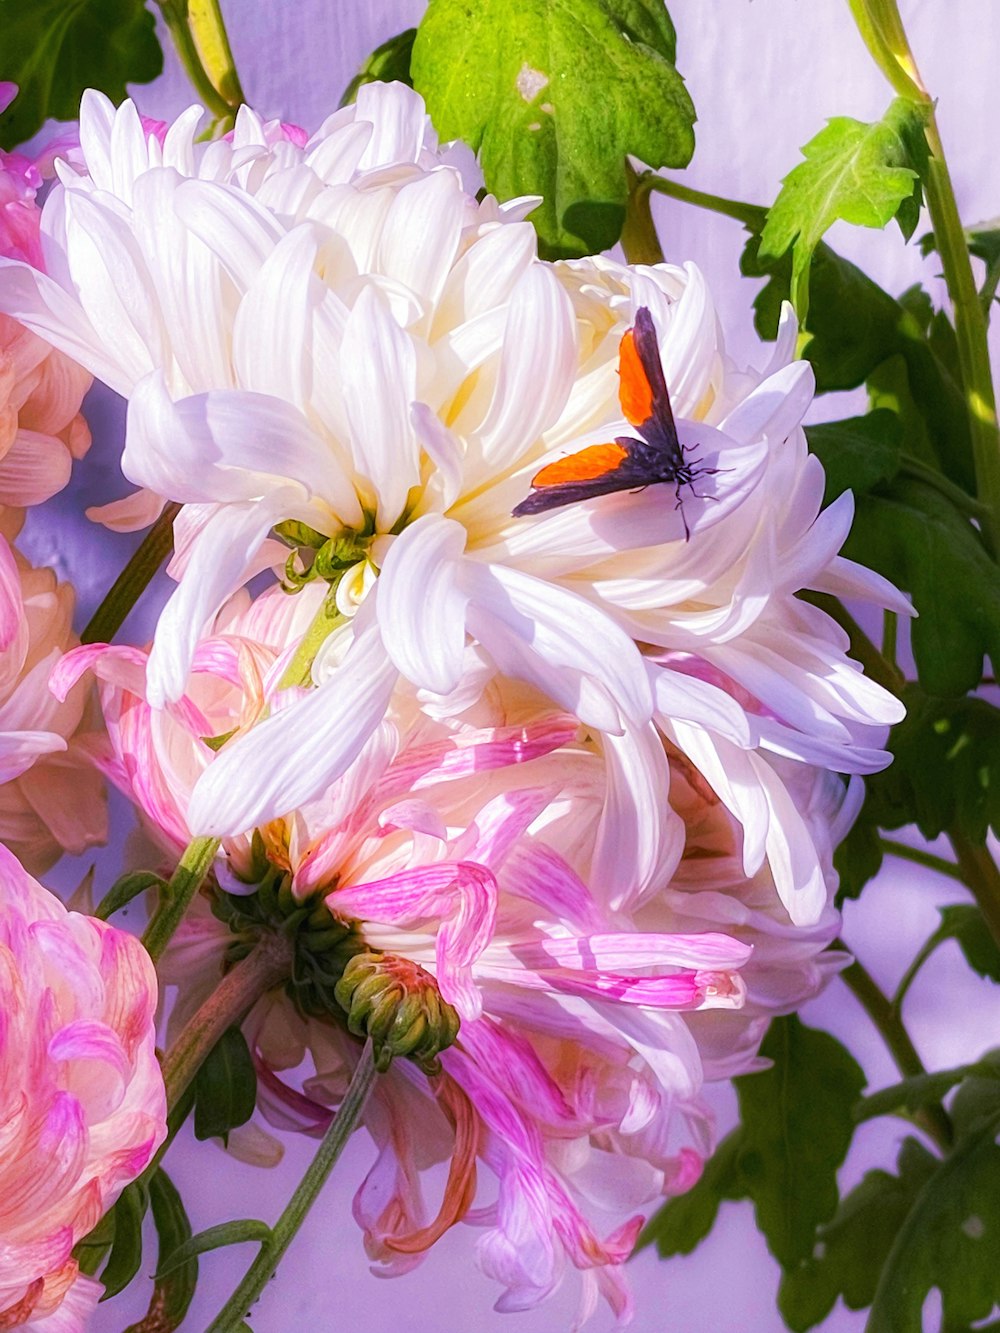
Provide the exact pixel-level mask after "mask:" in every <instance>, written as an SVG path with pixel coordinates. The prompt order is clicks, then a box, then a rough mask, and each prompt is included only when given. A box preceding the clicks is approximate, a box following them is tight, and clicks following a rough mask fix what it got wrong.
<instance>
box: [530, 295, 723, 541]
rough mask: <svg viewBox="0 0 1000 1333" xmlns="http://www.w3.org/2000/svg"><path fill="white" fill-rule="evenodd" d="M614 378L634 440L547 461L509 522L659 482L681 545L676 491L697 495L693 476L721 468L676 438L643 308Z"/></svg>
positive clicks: (653, 332) (680, 505)
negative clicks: (669, 490) (671, 502)
mask: <svg viewBox="0 0 1000 1333" xmlns="http://www.w3.org/2000/svg"><path fill="white" fill-rule="evenodd" d="M618 376H619V380H620V383H619V386H618V397H619V401H620V402H621V407H622V412H623V414H624V416H625V419H626V421H628V422H629V424H630V425H632V426H634V427H635V429H636V430H637V431H638V434H639V438H638V439H636V438H635V436H632V435H619V436H617V437H616V439H615V441H614V443H613V444H592V445H590V446H589V447H588V448H586V449H581V450H580V452H579V453H575V454H569V455H567V457H566V458H560V459H557V460H556V462H554V463H548V464H547V465H546V466H545V467H543V468H542V470H541V471H540V472H536V474H535V475H534V477H532V479H531V485H532V490H533V493H532V494H531V495H529V496H527V498H526V499H524V500H522V501H521V503H520V504H519V505H517V506H516V507H515V508H514V510H513V514H514V517H515V518H521V517H523V516H524V515H525V514H542V513H544V512H545V511H546V510H547V509H556V508H558V507H559V506H560V505H568V504H575V503H576V501H577V500H589V499H590V498H591V496H594V495H610V494H612V493H613V492H615V491H629V490H642V489H644V488H645V487H646V486H653V485H656V484H659V483H663V484H665V485H668V486H671V485H672V486H673V488H674V496H675V498H676V501H677V503H676V504H675V506H674V508H675V509H679V510H680V511H681V518H682V519H683V521H684V535H685V540H687V539H688V538H689V537H690V536H691V532H690V529H689V528H688V525H687V519H686V518H684V503H683V497H682V496H681V487H682V486H689V487H691V493H692V495H696V496H697V495H698V492H697V491H695V489H694V483H695V481H696V480H697V479H698V477H703V476H704V477H708V476H714V475H715V474H716V473H717V472H718V471H720V469H719V468H714V467H699V466H698V462H699V460H698V459H697V458H689V457H688V454H689V446H687V445H683V444H681V442H680V440H679V439H678V438H677V426H676V423H675V422H674V413H673V409H672V408H671V406H670V396H669V394H668V393H667V381H666V378H665V376H664V374H663V364H662V362H661V361H660V349H659V344H658V342H657V339H656V328H655V326H654V324H653V317H652V315H651V314H650V313H649V308H648V307H647V306H640V307H639V309H638V310H637V311H636V313H635V323H634V324H633V325H632V327H631V328H630V329H628V330H627V331H626V333H625V336H624V337H623V338H622V341H621V347H620V351H619V357H618ZM699 498H701V497H699Z"/></svg>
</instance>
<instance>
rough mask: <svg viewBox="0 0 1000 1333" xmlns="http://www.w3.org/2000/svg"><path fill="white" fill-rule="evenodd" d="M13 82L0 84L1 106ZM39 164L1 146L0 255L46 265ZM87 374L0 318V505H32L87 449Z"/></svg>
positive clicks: (60, 483) (52, 490)
mask: <svg viewBox="0 0 1000 1333" xmlns="http://www.w3.org/2000/svg"><path fill="white" fill-rule="evenodd" d="M12 88H13V85H12V84H0V109H3V107H4V106H5V105H6V104H7V102H9V101H10V90H11V89H12ZM42 174H43V173H42V171H41V170H40V169H39V164H38V163H36V162H34V161H32V160H31V159H30V158H27V157H24V156H23V155H22V154H20V153H5V152H2V151H0V255H2V256H4V257H5V258H8V259H20V260H23V261H24V262H25V263H27V264H31V266H32V267H33V268H36V269H44V267H45V265H44V261H43V257H42V246H41V241H40V237H39V219H40V218H41V210H40V209H39V208H38V206H37V204H36V203H35V194H36V191H37V190H38V188H39V187H40V185H41V183H42ZM90 385H91V376H90V375H88V373H87V372H86V371H85V370H84V369H82V367H80V366H78V365H77V364H76V362H75V361H71V360H70V359H69V357H68V356H65V355H64V354H63V353H62V352H57V351H56V350H55V348H54V347H50V346H49V344H48V343H47V342H44V341H43V340H42V339H41V338H39V337H38V336H37V335H36V334H34V333H30V332H29V331H28V330H27V329H26V328H24V326H23V325H21V324H18V323H17V322H16V321H15V320H13V319H10V318H8V317H7V316H6V315H0V504H4V505H22V506H23V505H34V504H40V503H41V501H42V500H47V499H48V498H49V496H51V495H55V494H56V492H57V491H61V490H62V488H63V487H64V486H65V485H66V483H67V481H69V474H70V468H71V466H72V462H73V459H74V458H82V457H83V455H84V454H85V453H86V452H87V449H88V448H89V447H90V431H89V429H88V428H87V423H86V422H85V421H84V419H83V417H82V416H81V414H80V404H81V403H82V401H83V396H84V394H85V393H86V392H87V390H88V389H89V388H90Z"/></svg>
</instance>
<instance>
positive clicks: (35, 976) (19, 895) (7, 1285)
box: [0, 847, 166, 1333]
mask: <svg viewBox="0 0 1000 1333" xmlns="http://www.w3.org/2000/svg"><path fill="white" fill-rule="evenodd" d="M155 1006H156V977H155V974H154V972H153V968H152V964H151V963H150V961H149V958H148V956H147V955H146V953H145V951H144V950H143V948H142V946H141V945H140V944H139V942H138V940H136V939H135V938H134V937H133V936H131V935H127V934H125V933H124V932H122V931H120V930H116V929H115V928H114V927H113V926H110V925H107V924H106V923H104V922H102V921H97V920H95V919H93V918H91V917H87V916H81V915H79V914H78V913H76V912H68V911H67V910H66V908H65V907H64V906H63V905H62V903H61V902H59V900H58V899H57V898H55V897H54V896H53V895H52V894H50V893H48V892H47V891H46V890H45V889H43V888H42V886H41V885H40V884H38V883H37V882H36V881H35V880H33V879H32V878H31V876H30V875H28V874H27V873H26V872H25V870H24V869H23V867H22V866H21V865H20V864H19V863H18V862H17V860H16V859H15V858H14V857H13V856H12V855H11V854H10V852H8V851H7V850H6V849H5V848H2V847H0V1050H2V1051H3V1059H2V1061H0V1328H5V1329H7V1328H11V1329H13V1328H23V1329H26V1330H31V1333H78V1330H82V1329H83V1328H84V1326H85V1324H86V1320H87V1317H88V1315H89V1314H90V1312H91V1311H92V1309H93V1306H94V1304H95V1303H96V1300H97V1297H98V1295H99V1294H100V1285H99V1284H98V1283H96V1282H94V1281H92V1280H91V1279H89V1278H86V1277H83V1276H81V1275H80V1274H79V1273H78V1270H77V1264H76V1261H75V1260H74V1259H73V1257H72V1249H73V1246H74V1245H75V1244H76V1243H77V1241H79V1240H80V1239H81V1237H83V1236H85V1235H86V1234H87V1232H88V1231H90V1230H91V1228H92V1227H93V1226H94V1225H95V1224H96V1223H97V1222H98V1221H99V1219H100V1218H101V1216H102V1215H103V1214H104V1213H105V1212H106V1211H107V1209H108V1208H110V1207H111V1205H112V1204H113V1203H114V1202H115V1200H116V1199H117V1197H118V1195H119V1194H120V1193H121V1191H122V1189H123V1188H124V1187H125V1185H127V1184H128V1182H129V1181H131V1180H134V1179H135V1177H136V1176H138V1175H139V1173H140V1172H141V1171H142V1170H143V1168H144V1167H145V1166H146V1164H147V1162H148V1161H149V1160H150V1158H151V1157H152V1155H153V1153H154V1152H155V1150H156V1148H157V1146H158V1144H159V1143H160V1142H161V1141H162V1139H163V1136H164V1134H165V1132H166V1122H165V1115H166V1108H165V1098H164V1092H163V1082H162V1079H161V1077H160V1071H159V1065H158V1063H157V1060H156V1054H155V1050H154V1031H153V1014H154V1010H155Z"/></svg>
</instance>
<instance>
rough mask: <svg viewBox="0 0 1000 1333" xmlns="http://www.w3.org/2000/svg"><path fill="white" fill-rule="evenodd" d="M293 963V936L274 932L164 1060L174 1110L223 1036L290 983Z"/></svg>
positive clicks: (227, 977) (213, 995)
mask: <svg viewBox="0 0 1000 1333" xmlns="http://www.w3.org/2000/svg"><path fill="white" fill-rule="evenodd" d="M292 959H293V950H292V945H291V943H290V941H289V940H288V938H287V936H285V935H283V934H281V933H280V932H278V931H271V932H269V933H268V934H266V935H263V936H262V937H261V939H260V941H259V943H258V944H257V945H256V947H255V948H254V949H253V950H252V951H251V952H250V953H248V954H247V956H246V958H243V959H241V960H240V961H239V962H238V963H237V964H236V966H235V967H233V968H232V969H231V970H230V971H229V972H227V973H226V975H225V976H224V977H223V978H222V980H221V981H220V982H219V984H218V986H216V988H215V990H213V991H212V993H211V995H210V996H209V997H208V999H207V1000H206V1001H205V1003H204V1004H203V1005H202V1006H201V1008H200V1009H198V1010H197V1012H196V1013H195V1014H193V1015H192V1017H191V1018H189V1019H188V1021H187V1023H185V1025H184V1027H183V1028H182V1029H181V1031H180V1033H179V1034H178V1036H177V1039H176V1040H175V1041H174V1042H173V1044H172V1045H171V1047H170V1049H169V1050H168V1051H167V1053H166V1055H165V1056H164V1057H163V1064H162V1068H163V1082H164V1084H165V1086H166V1090H167V1107H168V1108H172V1107H174V1106H176V1105H177V1104H178V1102H179V1101H180V1100H181V1098H182V1097H183V1096H184V1093H185V1092H186V1091H187V1089H188V1087H189V1086H190V1084H191V1081H192V1079H193V1078H194V1076H195V1074H197V1072H198V1070H199V1069H200V1068H201V1066H202V1064H203V1063H204V1061H205V1058H206V1056H207V1055H208V1054H209V1052H210V1051H211V1050H212V1048H213V1047H214V1046H215V1045H216V1043H217V1042H218V1041H219V1039H220V1038H221V1037H222V1035H223V1033H224V1032H226V1030H227V1029H228V1028H231V1027H234V1026H236V1025H237V1024H238V1023H241V1022H242V1021H243V1019H244V1018H245V1017H246V1015H247V1014H248V1013H249V1012H250V1010H251V1009H252V1008H253V1006H254V1005H255V1004H256V1003H257V1001H258V1000H259V999H260V997H261V996H262V995H265V994H266V993H267V992H268V991H269V990H272V989H273V988H274V987H275V986H278V985H280V984H281V983H282V982H284V981H287V980H288V978H289V977H290V976H291V974H292Z"/></svg>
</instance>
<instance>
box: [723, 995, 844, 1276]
mask: <svg viewBox="0 0 1000 1333" xmlns="http://www.w3.org/2000/svg"><path fill="white" fill-rule="evenodd" d="M761 1054H762V1055H764V1056H766V1057H767V1058H768V1059H770V1060H773V1061H774V1065H773V1067H772V1068H771V1069H768V1070H767V1071H765V1072H764V1073H762V1074H746V1075H743V1076H741V1077H740V1078H737V1079H736V1080H735V1083H736V1092H737V1095H738V1097H739V1102H740V1122H741V1125H742V1143H741V1151H740V1156H739V1169H740V1173H741V1175H742V1177H743V1180H744V1184H745V1186H746V1190H747V1193H748V1194H749V1195H750V1197H751V1198H752V1199H753V1202H754V1209H755V1212H756V1215H757V1225H758V1227H759V1228H760V1230H761V1231H762V1232H763V1233H764V1236H765V1238H766V1240H767V1243H768V1248H769V1249H770V1251H771V1253H772V1254H773V1255H774V1256H775V1258H776V1259H777V1260H778V1262H779V1263H780V1264H781V1265H782V1267H785V1268H788V1267H794V1266H795V1265H797V1264H799V1263H801V1262H802V1261H803V1260H804V1259H807V1258H808V1257H809V1256H810V1255H811V1254H812V1250H813V1237H814V1235H815V1233H816V1228H817V1227H818V1226H819V1225H820V1223H822V1222H826V1221H827V1220H828V1219H829V1218H831V1217H832V1216H833V1213H834V1211H835V1209H836V1207H837V1199H838V1191H837V1168H838V1167H839V1166H840V1164H841V1162H843V1160H844V1157H845V1156H846V1154H847V1149H848V1146H849V1145H850V1142H851V1136H852V1135H853V1133H854V1117H853V1114H852V1111H853V1107H854V1104H855V1102H856V1101H857V1100H858V1097H859V1096H860V1094H861V1090H862V1088H863V1087H864V1085H865V1076H864V1074H863V1073H862V1071H861V1069H860V1067H859V1065H858V1063H857V1061H856V1060H855V1059H854V1057H853V1056H852V1055H851V1054H850V1052H849V1051H847V1050H845V1049H844V1047H843V1046H842V1045H841V1044H840V1042H839V1041H837V1040H836V1038H835V1037H831V1036H830V1034H829V1033H828V1032H821V1031H819V1030H818V1029H817V1028H810V1027H806V1025H805V1024H804V1023H802V1022H800V1020H799V1019H798V1018H796V1017H795V1016H794V1015H790V1016H788V1017H787V1018H778V1019H775V1020H774V1022H772V1024H771V1026H770V1028H769V1029H768V1034H767V1036H766V1038H765V1039H764V1043H763V1045H762V1047H761Z"/></svg>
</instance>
